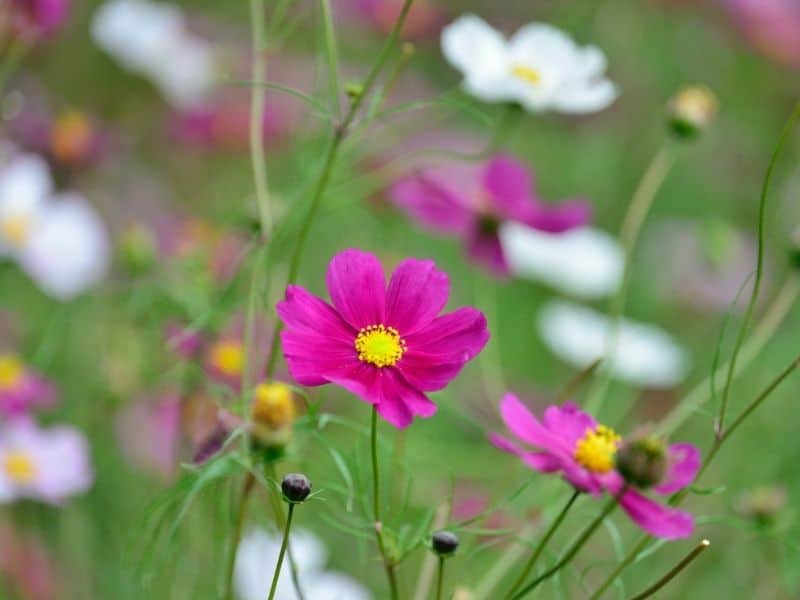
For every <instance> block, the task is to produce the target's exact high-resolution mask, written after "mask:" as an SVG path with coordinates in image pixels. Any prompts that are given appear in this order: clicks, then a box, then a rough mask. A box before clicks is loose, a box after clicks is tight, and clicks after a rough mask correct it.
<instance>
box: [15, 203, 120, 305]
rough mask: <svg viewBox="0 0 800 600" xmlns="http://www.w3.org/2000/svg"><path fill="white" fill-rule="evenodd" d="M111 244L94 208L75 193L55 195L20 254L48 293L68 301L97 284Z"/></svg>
mask: <svg viewBox="0 0 800 600" xmlns="http://www.w3.org/2000/svg"><path fill="white" fill-rule="evenodd" d="M109 255H110V248H109V241H108V236H107V234H106V230H105V227H104V225H103V223H102V222H101V221H100V219H99V218H98V216H97V214H96V213H95V212H94V209H93V208H92V207H91V205H90V204H89V203H88V202H87V201H86V200H85V199H84V198H82V197H81V196H80V195H78V194H77V193H74V192H70V193H65V194H62V195H60V196H54V197H53V199H52V202H50V203H48V206H47V208H46V210H43V211H41V213H40V215H39V220H38V223H37V224H36V226H35V227H33V228H32V229H31V233H30V235H29V239H28V241H27V243H26V244H25V246H24V247H23V248H22V249H21V251H20V254H19V257H18V258H19V263H20V266H21V267H22V269H23V270H24V271H25V272H26V273H27V274H28V275H29V276H30V277H31V279H33V280H34V282H36V284H37V285H38V286H39V287H40V288H41V289H42V291H44V292H45V293H46V294H48V295H50V296H53V297H54V298H58V299H59V300H69V299H71V298H73V297H75V296H77V295H78V294H80V293H82V292H83V291H85V290H86V289H88V288H89V287H91V286H93V285H94V284H95V283H97V282H98V281H99V280H100V279H102V278H103V276H104V275H105V273H106V270H107V269H108V263H109Z"/></svg>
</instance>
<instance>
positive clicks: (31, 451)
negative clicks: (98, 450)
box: [0, 418, 93, 504]
mask: <svg viewBox="0 0 800 600" xmlns="http://www.w3.org/2000/svg"><path fill="white" fill-rule="evenodd" d="M92 480H93V474H92V468H91V465H90V464H89V447H88V444H87V443H86V438H84V437H83V434H81V433H80V432H79V431H78V430H77V429H74V428H72V427H64V426H61V427H51V428H50V429H39V428H38V427H37V426H36V425H35V424H34V422H33V421H32V420H30V419H27V418H20V419H13V420H12V421H9V422H8V423H6V424H5V425H4V426H3V428H2V429H0V503H5V502H13V501H14V500H18V499H21V498H31V499H34V500H40V501H42V502H46V503H48V504H62V503H63V502H64V501H65V500H66V499H67V498H69V497H70V496H74V495H76V494H80V493H82V492H85V491H86V490H88V489H89V487H90V486H91V484H92Z"/></svg>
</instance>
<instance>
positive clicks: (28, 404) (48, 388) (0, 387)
mask: <svg viewBox="0 0 800 600" xmlns="http://www.w3.org/2000/svg"><path fill="white" fill-rule="evenodd" d="M55 396H56V394H55V389H54V387H53V385H52V384H51V383H50V382H49V381H47V380H46V379H44V378H43V377H41V376H39V375H37V374H36V373H34V372H33V371H31V370H30V369H28V368H27V367H26V366H25V365H24V364H23V363H22V361H21V360H20V359H19V358H18V357H16V356H15V355H13V354H0V414H2V415H4V416H6V417H14V416H20V415H24V414H27V413H28V412H29V411H30V410H31V409H34V408H49V407H50V406H52V405H53V404H54V402H55Z"/></svg>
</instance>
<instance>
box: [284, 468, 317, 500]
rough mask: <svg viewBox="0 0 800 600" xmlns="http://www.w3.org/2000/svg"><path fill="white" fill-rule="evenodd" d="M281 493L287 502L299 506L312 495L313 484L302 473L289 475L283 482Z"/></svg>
mask: <svg viewBox="0 0 800 600" xmlns="http://www.w3.org/2000/svg"><path fill="white" fill-rule="evenodd" d="M281 491H283V497H284V499H285V500H286V501H287V502H291V503H293V504H297V503H300V502H302V501H303V500H305V499H306V498H308V495H309V494H310V493H311V482H310V481H309V479H308V477H306V476H305V475H303V474H302V473H289V474H288V475H285V476H284V478H283V481H281Z"/></svg>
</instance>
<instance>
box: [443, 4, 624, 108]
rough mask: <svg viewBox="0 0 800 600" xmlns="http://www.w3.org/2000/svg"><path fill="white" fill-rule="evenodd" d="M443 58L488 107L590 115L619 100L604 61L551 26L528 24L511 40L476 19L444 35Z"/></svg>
mask: <svg viewBox="0 0 800 600" xmlns="http://www.w3.org/2000/svg"><path fill="white" fill-rule="evenodd" d="M442 51H443V52H444V56H445V58H446V59H447V60H448V62H450V64H451V65H453V66H454V67H455V68H456V69H458V70H459V71H461V73H462V74H463V75H464V88H465V89H466V91H467V92H468V93H470V94H472V95H473V96H475V97H476V98H479V99H480V100H483V101H485V102H517V103H519V104H521V105H522V106H523V107H524V108H525V109H527V110H529V111H531V112H540V111H546V110H552V111H557V112H563V113H590V112H596V111H599V110H602V109H604V108H606V107H607V106H609V105H610V104H611V103H612V102H613V101H614V99H615V98H616V97H617V90H616V87H615V86H614V84H613V83H611V82H610V81H609V80H608V79H606V78H605V77H604V73H605V70H606V57H605V55H604V54H603V52H602V51H601V50H600V49H599V48H597V47H595V46H585V47H580V46H578V45H577V44H576V43H575V42H574V41H573V40H572V39H571V38H570V37H569V36H568V35H566V34H565V33H564V32H562V31H560V30H559V29H556V28H555V27H553V26H551V25H546V24H544V23H530V24H528V25H525V26H524V27H522V28H521V29H520V30H519V31H517V32H516V33H515V34H514V36H513V37H512V38H511V39H510V40H506V39H505V37H503V35H502V34H501V33H500V32H498V31H497V30H495V29H493V28H492V27H491V26H490V25H488V24H487V23H486V22H485V21H484V20H483V19H480V18H479V17H476V16H475V15H465V16H462V17H460V18H458V19H456V20H455V21H454V22H453V23H451V24H450V25H448V26H447V27H445V28H444V30H443V31H442Z"/></svg>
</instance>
